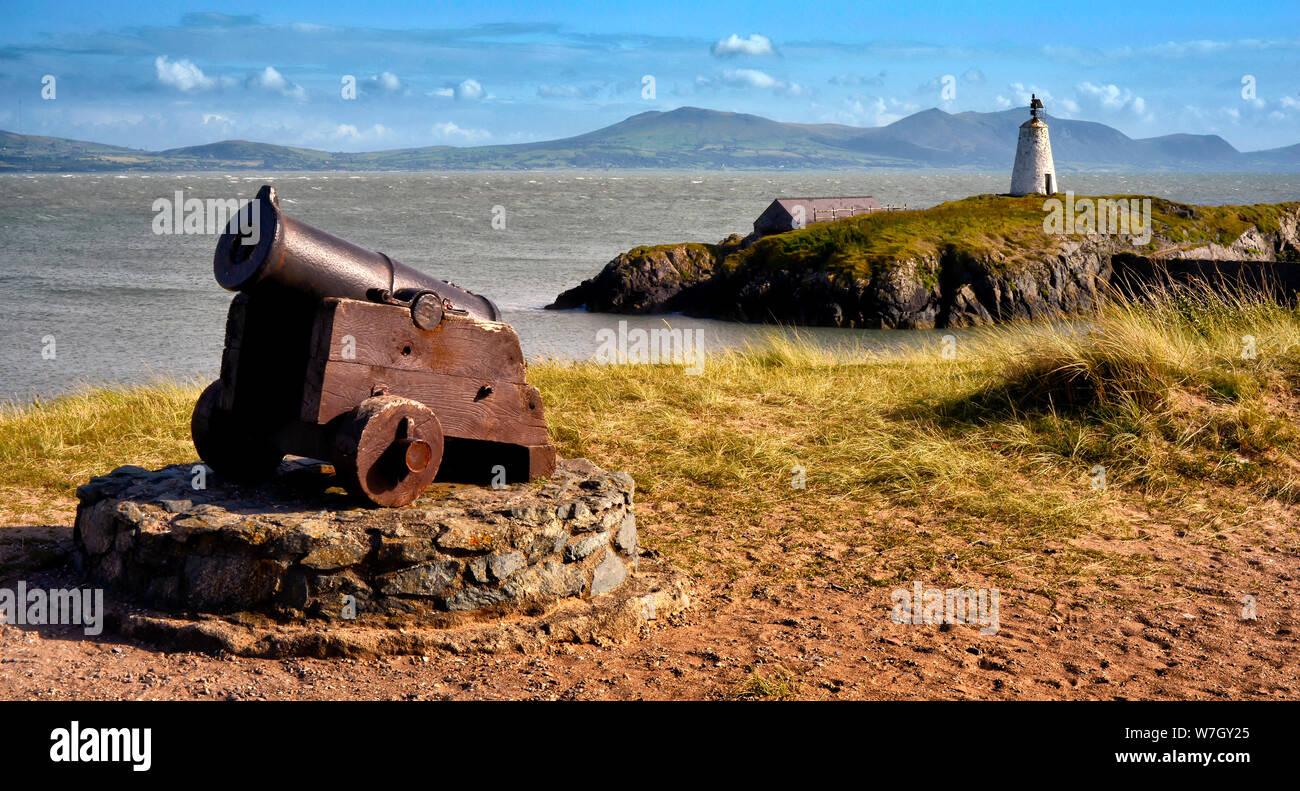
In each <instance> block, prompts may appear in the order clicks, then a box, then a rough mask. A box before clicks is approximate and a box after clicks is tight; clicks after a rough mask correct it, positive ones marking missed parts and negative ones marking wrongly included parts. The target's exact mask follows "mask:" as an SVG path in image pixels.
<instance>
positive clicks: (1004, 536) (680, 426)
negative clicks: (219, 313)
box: [0, 293, 1300, 587]
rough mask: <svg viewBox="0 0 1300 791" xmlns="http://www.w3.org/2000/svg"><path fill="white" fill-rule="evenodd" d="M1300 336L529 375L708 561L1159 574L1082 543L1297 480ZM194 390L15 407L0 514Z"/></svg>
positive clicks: (774, 570)
mask: <svg viewBox="0 0 1300 791" xmlns="http://www.w3.org/2000/svg"><path fill="white" fill-rule="evenodd" d="M1243 335H1252V336H1254V338H1255V351H1256V356H1255V357H1254V358H1253V359H1243V358H1242V356H1241V352H1242V342H1241V337H1242V336H1243ZM1298 350H1300V316H1297V314H1296V312H1295V311H1293V310H1291V309H1288V308H1284V307H1279V306H1277V305H1275V304H1272V303H1269V302H1267V301H1266V300H1263V299H1252V298H1236V299H1232V300H1223V299H1217V298H1210V297H1204V296H1196V295H1193V294H1189V293H1163V294H1160V295H1156V296H1155V297H1154V298H1152V299H1151V300H1148V301H1146V302H1144V303H1140V304H1139V303H1123V302H1117V303H1115V304H1113V305H1112V306H1111V307H1109V308H1107V309H1105V310H1104V311H1103V312H1102V313H1101V314H1100V315H1098V316H1097V317H1095V318H1094V319H1091V320H1089V322H1087V324H1076V325H1067V324H1058V325H1045V324H1039V325H1013V326H1007V327H1000V328H994V329H990V330H987V331H984V332H981V333H978V334H975V335H970V336H963V337H962V339H961V340H960V341H959V345H958V347H957V355H956V358H955V359H945V358H944V356H943V354H942V353H941V348H940V345H939V344H938V343H936V344H935V345H933V346H931V347H928V348H922V349H920V350H919V351H914V352H908V353H906V354H901V355H893V356H890V355H870V354H862V353H849V352H843V351H834V350H826V349H823V348H818V347H816V346H814V345H813V344H811V343H808V342H805V341H803V340H800V339H799V338H798V337H797V336H796V337H794V338H791V337H789V336H788V335H778V334H775V333H774V334H773V336H772V338H771V339H770V340H769V341H767V342H766V343H764V344H758V345H756V346H755V347H754V348H750V349H746V350H740V351H733V352H727V353H722V354H718V355H716V356H714V357H712V358H710V359H709V361H708V362H707V364H706V365H705V366H704V372H703V373H702V374H701V375H699V376H691V375H688V374H686V373H685V372H684V370H683V369H682V368H673V367H666V366H648V365H644V366H637V365H627V366H602V365H597V364H594V363H569V362H559V361H545V362H541V363H535V364H533V365H532V366H531V367H530V369H529V379H530V381H531V382H533V383H534V384H536V385H537V386H538V387H539V388H540V389H541V390H542V393H543V396H544V399H545V402H546V405H547V416H548V420H549V423H550V427H551V433H552V437H553V441H554V442H555V443H556V444H557V446H558V448H559V450H560V453H561V455H564V456H586V457H588V458H591V459H592V460H594V461H596V462H597V463H598V464H601V465H603V466H607V467H611V468H616V469H624V470H628V471H629V472H631V473H632V475H633V477H634V478H636V480H637V483H638V486H639V489H640V491H639V494H638V497H639V500H638V502H639V504H640V506H639V508H640V511H641V514H642V516H641V521H642V525H643V526H644V538H643V540H644V543H645V545H646V546H647V547H648V548H650V549H652V550H655V551H657V552H659V553H661V554H662V555H663V556H665V557H667V558H669V559H670V560H672V561H673V562H674V563H676V564H678V565H680V566H682V567H685V568H686V569H687V570H689V571H691V572H694V573H696V574H699V575H703V576H709V577H711V578H722V579H738V578H740V577H742V576H744V577H750V578H768V579H774V580H775V579H791V578H805V579H812V578H825V579H827V581H830V582H835V583H837V584H840V585H890V584H896V583H899V582H905V581H907V580H911V579H917V578H920V577H922V576H923V577H924V578H925V579H927V580H933V581H934V582H935V583H944V582H946V581H951V582H953V583H956V584H960V583H961V582H962V581H963V580H962V578H961V577H960V574H961V573H963V572H961V571H959V569H966V570H968V571H969V572H970V573H979V574H984V575H989V576H995V577H996V576H998V575H1008V576H1010V575H1018V574H1022V573H1024V572H1026V570H1027V569H1026V566H1027V565H1030V566H1033V568H1032V569H1029V571H1032V573H1033V575H1034V577H1035V578H1036V579H1039V580H1045V582H1043V583H1042V584H1044V585H1046V586H1048V587H1059V586H1069V585H1071V584H1074V582H1075V581H1076V580H1077V579H1079V577H1080V575H1085V574H1091V575H1103V574H1109V575H1141V574H1144V573H1146V567H1145V565H1144V563H1145V561H1144V559H1143V558H1142V557H1141V556H1140V555H1134V554H1132V553H1130V554H1127V555H1124V556H1118V555H1114V556H1112V555H1107V554H1105V553H1103V552H1099V551H1097V550H1096V549H1085V548H1083V544H1085V543H1087V542H1083V541H1076V539H1079V538H1085V537H1086V538H1101V539H1106V538H1109V537H1116V536H1123V535H1126V534H1127V531H1128V530H1129V528H1128V527H1127V526H1126V525H1125V524H1124V523H1123V520H1122V519H1117V518H1116V517H1114V516H1113V514H1114V513H1115V508H1114V506H1115V505H1116V504H1117V503H1120V502H1122V501H1125V500H1126V499H1127V500H1132V499H1133V498H1139V499H1141V498H1163V499H1164V500H1165V501H1166V502H1168V501H1170V498H1174V499H1177V498H1179V497H1187V496H1190V495H1191V494H1193V493H1195V492H1196V491H1198V487H1202V486H1203V485H1204V482H1205V481H1206V480H1207V479H1208V480H1210V481H1212V482H1214V483H1215V484H1217V485H1222V486H1226V487H1231V491H1233V492H1236V493H1238V494H1239V495H1240V497H1239V499H1240V500H1241V501H1255V502H1257V501H1258V500H1259V498H1264V497H1273V498H1281V499H1283V500H1285V501H1287V502H1290V501H1291V499H1292V498H1293V497H1294V495H1295V492H1294V486H1293V484H1292V483H1291V478H1290V472H1291V470H1292V469H1294V468H1295V467H1294V465H1295V464H1296V459H1295V456H1294V453H1293V445H1294V440H1295V424H1294V422H1293V420H1292V419H1291V416H1290V413H1291V411H1292V408H1293V405H1294V403H1293V402H1294V398H1293V397H1292V395H1291V393H1292V385H1293V383H1294V382H1295V380H1296V372H1297V371H1298V370H1300V366H1297V364H1296V363H1297V358H1298V356H1300V354H1298ZM196 396H197V388H196V387H191V386H188V385H178V384H162V385H153V386H147V387H137V388H123V389H110V390H99V391H93V392H88V393H82V394H77V395H72V396H68V397H64V398H60V399H56V400H53V401H50V402H48V403H43V404H38V405H29V406H22V407H9V408H6V409H4V410H3V411H2V412H0V493H3V497H4V505H3V506H0V511H2V513H0V522H2V523H4V524H19V523H30V522H31V521H32V520H39V519H41V518H43V517H42V513H48V509H60V508H61V509H65V510H66V508H67V507H68V506H69V504H70V503H72V501H73V500H72V498H73V493H74V491H75V487H76V486H77V485H78V484H79V483H81V482H84V481H85V480H86V479H87V478H88V477H90V476H91V475H94V474H98V473H102V472H106V471H108V470H110V469H112V468H113V467H115V466H118V465H120V464H138V465H141V466H146V467H150V466H157V465H161V464H165V463H176V462H189V461H192V460H193V459H194V451H193V448H192V447H191V445H190V443H189V435H188V418H189V411H190V409H191V407H192V404H193V400H194V398H195V397H196ZM1099 465H1100V466H1101V467H1104V468H1105V473H1106V481H1107V486H1106V488H1104V489H1100V488H1094V486H1093V481H1094V479H1095V477H1096V476H1095V470H1096V468H1097V467H1098V466H1099ZM797 468H801V469H802V474H803V478H804V486H803V488H799V487H797V486H795V485H794V484H795V483H796V479H797V473H798V469H797ZM42 509H47V510H46V511H43V510H42ZM1225 513H1226V512H1225ZM1232 518H1233V517H1232V515H1231V514H1230V513H1228V514H1226V516H1225V519H1228V520H1229V521H1230V520H1231V519H1232ZM1044 547H1053V548H1054V550H1053V551H1052V552H1051V553H1050V554H1046V553H1044V552H1043V551H1042V550H1043V549H1044ZM954 559H955V561H954Z"/></svg>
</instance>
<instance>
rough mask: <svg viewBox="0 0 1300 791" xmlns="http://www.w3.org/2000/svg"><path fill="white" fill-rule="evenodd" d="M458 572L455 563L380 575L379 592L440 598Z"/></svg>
mask: <svg viewBox="0 0 1300 791" xmlns="http://www.w3.org/2000/svg"><path fill="white" fill-rule="evenodd" d="M459 572H460V564H459V563H456V562H455V561H450V560H449V561H443V562H438V563H424V564H421V565H419V566H412V567H411V568H409V569H402V570H401V571H394V572H392V573H389V574H381V575H380V576H379V578H378V580H377V582H378V587H379V592H380V593H383V594H386V595H389V596H441V595H443V594H444V593H446V592H447V589H448V588H450V587H451V584H452V582H454V581H455V580H456V575H457V574H458V573H459Z"/></svg>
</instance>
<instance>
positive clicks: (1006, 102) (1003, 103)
mask: <svg viewBox="0 0 1300 791" xmlns="http://www.w3.org/2000/svg"><path fill="white" fill-rule="evenodd" d="M993 102H994V103H995V104H997V106H998V107H1000V108H1002V109H1003V110H1005V109H1007V108H1008V107H1010V106H1011V100H1010V99H1008V98H1007V97H1005V96H1003V95H1002V94H998V95H997V96H995V97H993Z"/></svg>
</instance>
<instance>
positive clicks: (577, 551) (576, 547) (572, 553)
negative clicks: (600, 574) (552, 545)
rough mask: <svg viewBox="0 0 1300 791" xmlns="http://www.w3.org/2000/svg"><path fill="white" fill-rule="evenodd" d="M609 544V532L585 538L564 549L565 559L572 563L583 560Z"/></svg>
mask: <svg viewBox="0 0 1300 791" xmlns="http://www.w3.org/2000/svg"><path fill="white" fill-rule="evenodd" d="M608 543H609V533H608V532H607V531H601V532H599V533H592V534H590V535H586V536H583V537H582V538H580V539H578V540H577V541H575V542H573V543H572V544H569V545H568V546H567V547H565V548H564V559H565V560H567V561H570V562H572V561H575V560H582V559H583V558H585V557H587V556H588V555H590V554H591V553H592V552H595V551H596V550H598V549H600V548H601V547H603V546H605V545H606V544H608Z"/></svg>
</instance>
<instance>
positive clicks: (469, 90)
mask: <svg viewBox="0 0 1300 791" xmlns="http://www.w3.org/2000/svg"><path fill="white" fill-rule="evenodd" d="M455 95H456V98H457V99H464V100H466V101H475V100H478V99H482V98H483V86H482V85H480V84H479V81H478V80H475V79H467V80H464V81H463V82H461V84H460V85H457V86H456V92H455Z"/></svg>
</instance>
